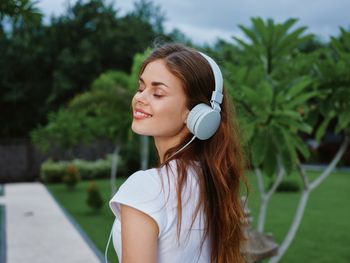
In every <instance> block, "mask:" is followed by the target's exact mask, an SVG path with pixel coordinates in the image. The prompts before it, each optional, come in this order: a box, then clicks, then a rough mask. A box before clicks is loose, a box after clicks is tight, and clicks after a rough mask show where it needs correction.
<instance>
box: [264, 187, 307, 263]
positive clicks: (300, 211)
mask: <svg viewBox="0 0 350 263" xmlns="http://www.w3.org/2000/svg"><path fill="white" fill-rule="evenodd" d="M309 195H310V190H308V189H306V190H304V191H303V193H302V195H301V197H300V200H299V204H298V207H297V210H296V213H295V216H294V219H293V222H292V225H291V226H290V228H289V231H288V233H287V235H286V237H285V238H284V240H283V242H282V244H281V246H280V247H279V248H278V253H277V255H276V256H274V257H272V258H271V259H270V261H269V262H270V263H277V262H278V261H279V260H280V259H281V257H282V256H283V255H284V253H286V251H287V249H288V248H289V246H290V244H291V243H292V241H293V240H294V238H295V235H296V233H297V231H298V229H299V226H300V223H301V220H302V218H303V216H304V212H305V207H306V204H307V201H308V198H309Z"/></svg>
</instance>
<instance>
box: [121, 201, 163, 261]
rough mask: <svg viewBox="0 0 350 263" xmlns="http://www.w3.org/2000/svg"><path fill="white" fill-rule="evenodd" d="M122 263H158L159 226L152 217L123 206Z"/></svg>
mask: <svg viewBox="0 0 350 263" xmlns="http://www.w3.org/2000/svg"><path fill="white" fill-rule="evenodd" d="M121 228H122V233H121V234H122V263H156V262H157V240H158V233H159V229H158V225H157V223H156V222H155V221H154V219H152V218H151V217H150V216H148V215H146V214H145V213H143V212H141V211H139V210H137V209H135V208H132V207H130V206H126V205H121Z"/></svg>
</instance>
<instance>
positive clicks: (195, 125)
mask: <svg viewBox="0 0 350 263" xmlns="http://www.w3.org/2000/svg"><path fill="white" fill-rule="evenodd" d="M198 53H199V54H201V55H202V56H203V57H204V58H205V59H206V60H207V61H208V63H209V65H210V67H211V69H212V71H213V74H214V80H215V90H214V91H213V93H212V95H211V100H210V103H211V107H210V106H208V105H207V104H205V103H200V104H197V105H196V106H195V107H193V109H192V110H191V111H190V112H189V114H188V117H187V128H188V129H189V130H190V132H191V133H192V134H193V135H194V136H195V137H196V138H198V139H200V140H207V139H209V138H210V137H211V136H213V135H214V134H215V132H216V130H217V129H218V128H219V125H220V120H221V116H220V111H221V108H220V104H221V103H222V99H223V94H222V89H223V78H222V74H221V70H220V68H219V66H218V64H216V62H215V61H214V60H213V59H212V58H211V57H209V56H207V55H205V54H203V53H201V52H198Z"/></svg>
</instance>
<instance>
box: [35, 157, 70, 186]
mask: <svg viewBox="0 0 350 263" xmlns="http://www.w3.org/2000/svg"><path fill="white" fill-rule="evenodd" d="M68 165H69V163H68V162H67V161H59V162H54V161H52V160H50V159H49V160H46V161H45V162H43V163H42V165H41V167H40V178H41V179H42V180H43V181H44V182H46V183H60V182H62V177H63V174H64V171H65V169H66V168H67V166H68Z"/></svg>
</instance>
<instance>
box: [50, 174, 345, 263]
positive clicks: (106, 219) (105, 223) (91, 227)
mask: <svg viewBox="0 0 350 263" xmlns="http://www.w3.org/2000/svg"><path fill="white" fill-rule="evenodd" d="M311 177H315V173H313V174H312V175H311ZM296 180H297V178H296ZM250 182H251V185H252V189H251V193H250V196H249V206H250V208H251V209H252V215H253V216H254V219H256V218H257V211H258V205H259V194H258V192H257V191H256V190H255V189H256V182H255V178H254V177H251V176H250ZM121 183H122V180H119V181H118V185H120V184H121ZM97 184H98V185H99V187H100V189H101V191H102V192H103V194H104V199H105V200H106V205H105V206H104V208H103V209H102V211H100V213H99V214H94V213H91V212H90V209H89V208H88V207H87V205H86V203H85V199H86V188H87V185H88V182H81V183H80V184H79V185H78V187H77V190H76V191H69V190H66V187H65V186H64V185H49V186H48V188H49V190H50V191H51V192H52V193H53V194H54V196H56V198H57V199H58V200H59V201H60V202H61V203H62V204H63V205H64V207H65V208H66V210H67V211H68V212H69V213H71V214H72V215H73V217H74V218H75V220H76V221H77V222H78V223H79V224H80V225H81V227H82V228H83V229H84V231H86V233H87V235H88V236H89V237H90V238H91V240H93V242H95V244H96V246H97V248H98V249H100V250H101V252H103V251H104V247H105V245H106V241H107V238H108V234H109V231H110V228H111V226H112V223H113V219H114V216H113V214H112V212H111V211H110V210H109V207H108V205H107V201H108V200H109V192H110V187H109V182H108V181H105V180H103V181H97ZM299 196H300V194H299V193H276V194H275V195H274V197H273V198H272V199H271V202H270V206H269V209H268V215H267V225H266V232H271V233H273V235H274V238H275V240H276V241H278V242H281V241H282V240H283V237H284V235H285V234H286V232H287V230H288V228H289V225H290V223H291V222H292V220H293V215H294V211H295V208H296V206H297V203H298V199H299ZM349 201H350V174H348V173H334V174H332V175H331V176H330V177H329V178H327V179H326V180H325V181H324V182H323V183H322V184H321V185H320V187H319V188H317V189H316V190H315V191H313V192H312V193H311V195H310V198H309V202H308V205H307V207H306V212H305V215H304V218H303V221H302V223H301V226H300V228H299V231H298V233H297V236H296V238H295V240H294V242H293V243H292V245H291V247H290V248H289V250H288V252H287V253H286V254H285V256H284V257H283V259H282V260H281V262H282V263H299V262H308V263H313V262H314V263H316V262H317V263H333V262H335V263H349V262H350V249H349V245H350V206H349ZM254 224H256V220H255V221H254ZM113 251H114V248H113V246H111V247H110V250H109V256H108V258H110V259H111V262H116V259H115V258H116V257H115V255H113V254H114V252H113ZM112 255H113V258H112Z"/></svg>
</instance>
